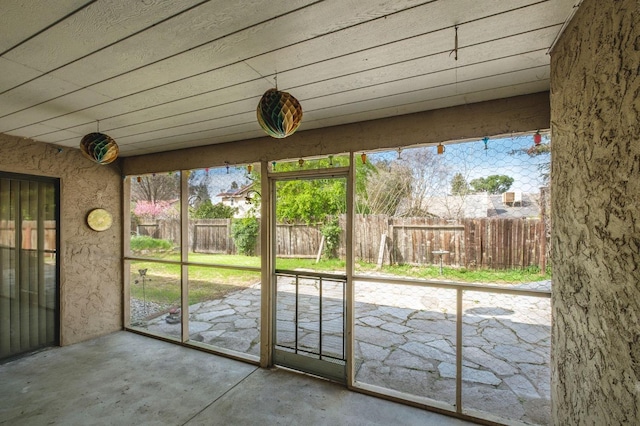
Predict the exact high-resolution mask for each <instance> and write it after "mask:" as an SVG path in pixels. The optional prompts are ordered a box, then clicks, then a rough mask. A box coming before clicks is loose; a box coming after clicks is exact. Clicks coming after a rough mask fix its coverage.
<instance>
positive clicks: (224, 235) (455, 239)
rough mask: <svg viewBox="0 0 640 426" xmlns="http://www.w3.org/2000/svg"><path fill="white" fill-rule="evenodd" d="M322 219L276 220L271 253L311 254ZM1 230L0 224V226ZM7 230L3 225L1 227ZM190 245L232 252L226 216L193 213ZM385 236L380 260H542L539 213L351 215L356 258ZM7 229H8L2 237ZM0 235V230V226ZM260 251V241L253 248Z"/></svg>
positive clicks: (370, 255) (173, 231)
mask: <svg viewBox="0 0 640 426" xmlns="http://www.w3.org/2000/svg"><path fill="white" fill-rule="evenodd" d="M339 225H340V226H341V228H342V229H343V233H342V235H341V241H342V244H341V247H340V248H339V250H338V254H339V256H340V257H342V258H344V257H345V254H346V252H345V245H344V241H345V231H344V230H345V228H346V216H345V215H342V216H341V217H340V218H339ZM134 229H137V230H138V232H139V233H140V234H141V235H151V236H154V237H155V238H162V239H166V240H171V241H174V244H177V241H179V224H178V223H177V222H175V221H165V222H160V223H158V224H146V225H138V226H137V228H134ZM320 229H321V224H311V225H307V224H278V225H276V255H278V256H283V257H285V256H286V257H315V256H316V255H317V252H318V248H319V246H320V241H321V239H322V233H321V232H320ZM0 231H2V229H0ZM6 231H8V230H4V232H6ZM189 234H190V235H189V244H190V249H191V250H192V251H194V252H199V253H227V254H236V247H235V245H234V244H233V239H232V238H231V219H198V220H193V221H191V223H190V224H189ZM385 234H386V235H387V238H386V254H385V256H384V259H383V263H385V264H389V263H399V264H402V263H406V264H413V265H437V264H439V262H440V257H439V255H434V254H433V252H434V251H437V250H445V251H448V252H449V253H448V254H445V255H443V256H442V263H443V265H446V266H452V267H467V268H493V269H507V268H526V267H529V266H534V265H535V266H540V265H542V264H543V262H545V261H546V258H545V249H544V243H546V241H545V242H542V241H541V240H542V238H541V236H545V235H546V234H545V232H544V223H543V221H542V220H540V219H530V218H529V219H526V218H499V219H498V218H481V219H461V220H458V221H456V222H450V221H447V220H444V219H439V218H425V217H412V218H397V217H388V216H385V215H356V217H355V218H354V252H355V259H356V260H363V261H366V262H369V263H377V261H378V256H379V247H380V239H381V238H382V235H385ZM9 237H10V232H9V233H7V239H8V238H9ZM0 238H2V232H0ZM256 252H257V254H258V255H259V254H260V247H259V246H258V247H257V249H256Z"/></svg>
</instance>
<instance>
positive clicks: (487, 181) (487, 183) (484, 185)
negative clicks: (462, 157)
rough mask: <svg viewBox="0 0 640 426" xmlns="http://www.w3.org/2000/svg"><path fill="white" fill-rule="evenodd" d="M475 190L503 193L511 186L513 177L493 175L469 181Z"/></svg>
mask: <svg viewBox="0 0 640 426" xmlns="http://www.w3.org/2000/svg"><path fill="white" fill-rule="evenodd" d="M469 185H471V187H472V188H473V190H474V191H475V192H488V193H489V194H502V193H503V192H506V191H508V190H509V188H511V185H513V178H512V177H510V176H507V175H491V176H487V177H486V178H477V179H473V180H472V181H471V182H469Z"/></svg>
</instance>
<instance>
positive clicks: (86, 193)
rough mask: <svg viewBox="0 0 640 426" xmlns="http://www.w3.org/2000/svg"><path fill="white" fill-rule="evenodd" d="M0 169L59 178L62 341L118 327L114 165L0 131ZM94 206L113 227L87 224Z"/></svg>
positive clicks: (119, 186)
mask: <svg viewBox="0 0 640 426" xmlns="http://www.w3.org/2000/svg"><path fill="white" fill-rule="evenodd" d="M0 170H1V171H6V172H13V173H24V174H29V175H39V176H49V177H57V178H60V196H61V209H60V210H61V212H60V214H61V218H60V229H61V238H60V239H61V247H60V248H59V250H58V253H59V256H60V257H59V259H60V264H61V272H60V287H61V288H60V290H61V297H60V299H61V300H60V310H61V312H60V314H61V315H60V316H61V318H60V321H61V324H60V325H61V327H60V329H61V330H60V334H61V344H62V345H68V344H72V343H76V342H79V341H82V340H86V339H90V338H93V337H96V336H100V335H103V334H106V333H110V332H112V331H115V330H119V329H121V327H122V266H121V265H122V261H121V255H122V237H121V235H122V227H121V222H122V213H121V211H122V201H121V199H122V197H121V191H122V182H121V179H122V178H121V174H120V171H119V170H118V166H117V165H116V164H115V163H114V164H111V165H108V166H100V165H98V164H95V163H92V162H91V161H89V160H87V159H86V158H84V157H83V156H82V155H81V154H80V151H79V150H77V149H64V150H63V151H62V152H58V149H57V147H54V146H52V145H48V144H43V143H38V142H33V141H30V140H26V139H21V138H15V137H12V136H7V135H2V134H0ZM97 207H102V208H104V209H106V210H108V211H109V212H110V213H111V214H112V215H113V226H112V227H111V229H109V230H107V231H104V232H95V231H93V230H91V229H90V228H89V227H88V226H87V225H86V216H87V213H88V212H89V211H90V210H91V209H93V208H97Z"/></svg>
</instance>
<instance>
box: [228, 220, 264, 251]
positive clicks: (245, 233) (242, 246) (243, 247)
mask: <svg viewBox="0 0 640 426" xmlns="http://www.w3.org/2000/svg"><path fill="white" fill-rule="evenodd" d="M259 230H260V223H259V222H258V219H256V218H255V217H245V218H242V219H236V220H234V221H233V223H232V224H231V237H232V238H233V242H234V243H235V245H236V247H237V248H238V253H240V254H244V255H245V256H253V255H254V254H255V253H256V244H257V242H258V231H259Z"/></svg>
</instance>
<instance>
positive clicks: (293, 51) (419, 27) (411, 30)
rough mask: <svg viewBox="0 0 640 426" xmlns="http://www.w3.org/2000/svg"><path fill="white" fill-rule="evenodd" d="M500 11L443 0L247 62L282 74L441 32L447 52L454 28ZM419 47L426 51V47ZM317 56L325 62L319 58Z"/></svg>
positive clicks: (486, 4)
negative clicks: (446, 36)
mask: <svg viewBox="0 0 640 426" xmlns="http://www.w3.org/2000/svg"><path fill="white" fill-rule="evenodd" d="M530 3H533V1H532V0H528V1H524V0H521V1H515V2H510V3H509V8H514V7H521V6H523V5H528V4H530ZM504 9H505V7H504V2H500V1H482V2H478V1H476V2H468V1H465V0H446V1H435V2H426V4H423V5H422V6H419V7H415V8H412V9H410V10H406V11H401V12H398V13H396V14H394V15H392V16H388V17H385V18H384V19H377V20H375V21H372V22H367V23H366V24H362V25H357V26H352V27H348V28H345V29H343V30H341V31H336V32H333V33H329V34H326V35H324V36H322V37H318V38H315V39H312V40H309V41H306V42H305V43H301V44H296V45H293V46H288V47H285V48H282V49H279V50H278V51H276V52H271V53H268V54H265V55H261V56H258V57H255V58H251V59H248V60H247V62H248V63H249V64H250V65H251V66H252V67H253V68H255V69H257V70H259V71H260V72H261V73H263V74H267V73H269V74H271V73H273V70H274V68H275V66H277V69H278V70H279V71H285V70H288V69H293V68H298V67H301V66H305V65H309V64H314V63H317V62H318V61H319V60H327V59H330V58H335V57H340V56H343V55H349V54H353V53H357V52H361V51H365V50H368V49H374V48H376V47H380V46H384V45H387V44H389V43H396V42H398V41H404V40H407V39H411V38H413V37H417V36H421V35H425V34H430V33H433V32H437V31H443V30H445V29H450V30H451V32H450V35H449V38H448V42H449V46H450V47H449V48H451V49H453V37H454V31H453V27H454V25H456V24H458V23H460V22H466V21H470V20H472V19H477V18H478V17H479V16H485V17H486V16H490V15H492V14H495V13H498V12H499V11H501V10H504ZM423 47H424V48H425V49H429V48H430V47H429V45H428V44H425V45H424V46H423ZM393 48H395V49H396V50H400V49H401V45H399V44H398V45H395V46H394V47H393ZM423 54H424V53H423ZM320 55H322V56H324V58H325V59H322V58H319V56H320ZM370 56H376V54H375V52H371V53H370ZM274 64H275V66H274ZM283 82H284V81H283Z"/></svg>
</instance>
